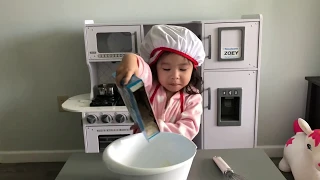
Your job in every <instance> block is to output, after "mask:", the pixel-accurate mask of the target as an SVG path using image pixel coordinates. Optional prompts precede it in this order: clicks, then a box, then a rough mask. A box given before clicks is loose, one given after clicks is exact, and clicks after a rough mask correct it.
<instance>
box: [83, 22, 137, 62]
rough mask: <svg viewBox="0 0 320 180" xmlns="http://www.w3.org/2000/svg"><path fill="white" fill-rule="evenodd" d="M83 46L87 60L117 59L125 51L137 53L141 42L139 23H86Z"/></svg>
mask: <svg viewBox="0 0 320 180" xmlns="http://www.w3.org/2000/svg"><path fill="white" fill-rule="evenodd" d="M84 33H85V34H84V36H85V37H84V38H85V47H86V53H87V58H88V60H89V61H101V60H104V61H108V60H110V61H117V60H121V59H122V57H123V56H124V54H126V53H137V54H139V52H138V47H139V46H140V44H141V26H140V25H124V26H114V25H110V26H109V25H95V24H91V25H86V27H85V29H84Z"/></svg>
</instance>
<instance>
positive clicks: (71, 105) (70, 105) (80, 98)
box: [62, 93, 127, 113]
mask: <svg viewBox="0 0 320 180" xmlns="http://www.w3.org/2000/svg"><path fill="white" fill-rule="evenodd" d="M90 103H91V99H90V93H88V94H80V95H77V96H73V97H70V98H69V99H67V100H66V101H65V102H64V103H63V104H62V109H64V110H65V111H70V112H84V113H85V112H103V111H115V110H117V111H127V108H126V107H125V106H117V107H115V106H98V107H91V106H90Z"/></svg>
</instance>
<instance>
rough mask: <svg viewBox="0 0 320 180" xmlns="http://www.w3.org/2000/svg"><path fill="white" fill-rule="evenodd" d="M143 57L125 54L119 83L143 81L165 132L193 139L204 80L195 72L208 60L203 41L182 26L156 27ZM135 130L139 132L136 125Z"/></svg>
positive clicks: (117, 72)
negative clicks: (133, 79) (136, 78)
mask: <svg viewBox="0 0 320 180" xmlns="http://www.w3.org/2000/svg"><path fill="white" fill-rule="evenodd" d="M140 52H141V57H140V56H138V55H136V54H126V55H125V56H124V57H123V59H122V61H121V63H120V65H119V66H118V68H117V71H116V74H117V77H116V83H117V85H118V86H120V85H121V84H127V82H128V81H129V79H130V78H131V76H132V75H133V74H135V75H136V76H137V77H139V78H141V79H142V80H143V82H144V84H145V88H146V91H147V93H148V96H149V98H150V103H151V105H152V108H153V111H154V114H155V118H156V120H157V123H158V125H159V128H160V131H162V132H164V131H165V132H173V133H178V134H181V135H183V136H185V137H187V138H188V139H190V140H192V139H193V138H194V137H195V136H196V135H197V134H198V132H199V127H200V121H201V120H200V118H201V114H202V111H203V109H202V96H201V94H200V93H201V92H200V90H199V89H197V88H196V87H198V86H199V85H201V83H202V78H201V76H200V75H199V74H198V72H197V71H196V69H197V67H198V66H200V65H201V64H202V63H203V61H204V59H205V52H204V48H203V45H202V42H201V40H200V39H199V38H198V37H197V36H196V35H195V34H194V33H193V32H192V31H190V30H188V29H187V28H184V27H180V26H170V25H155V26H153V27H152V28H151V29H150V31H149V32H148V33H147V34H146V36H145V38H144V42H143V43H142V45H141V47H140ZM132 129H134V131H135V130H137V129H138V126H137V125H134V126H133V127H132Z"/></svg>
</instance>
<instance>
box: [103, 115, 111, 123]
mask: <svg viewBox="0 0 320 180" xmlns="http://www.w3.org/2000/svg"><path fill="white" fill-rule="evenodd" d="M101 121H102V122H103V123H111V121H112V116H111V115H110V114H104V115H102V116H101Z"/></svg>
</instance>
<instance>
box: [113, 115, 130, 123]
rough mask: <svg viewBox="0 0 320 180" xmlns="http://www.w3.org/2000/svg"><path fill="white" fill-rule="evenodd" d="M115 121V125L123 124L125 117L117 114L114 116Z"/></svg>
mask: <svg viewBox="0 0 320 180" xmlns="http://www.w3.org/2000/svg"><path fill="white" fill-rule="evenodd" d="M115 119H116V121H117V123H123V122H125V121H126V119H127V117H126V115H124V114H117V115H116V116H115Z"/></svg>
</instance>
